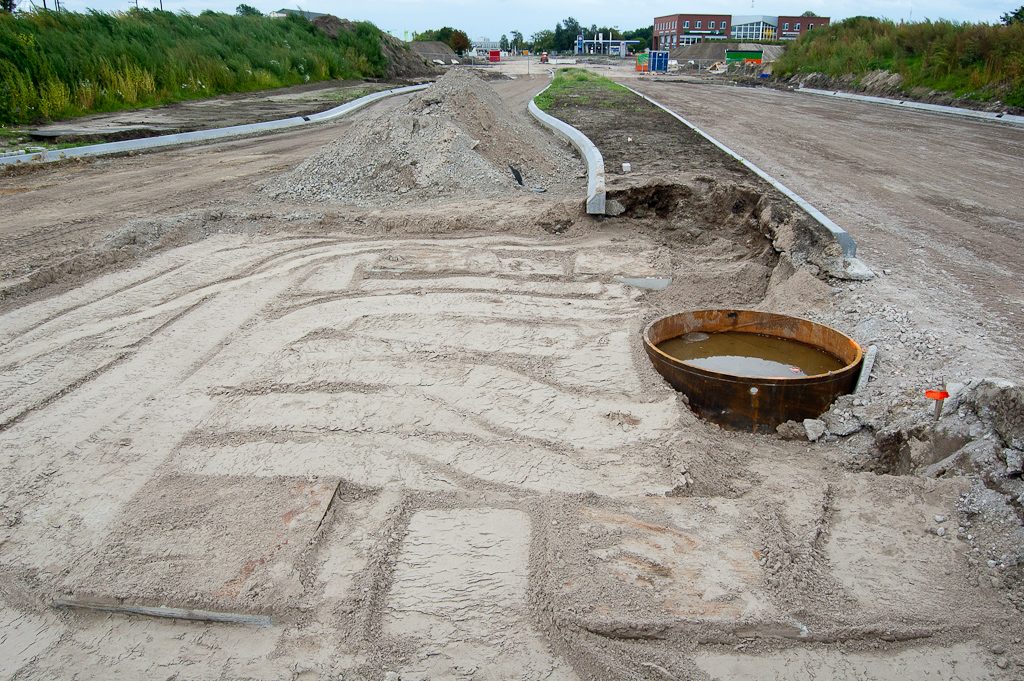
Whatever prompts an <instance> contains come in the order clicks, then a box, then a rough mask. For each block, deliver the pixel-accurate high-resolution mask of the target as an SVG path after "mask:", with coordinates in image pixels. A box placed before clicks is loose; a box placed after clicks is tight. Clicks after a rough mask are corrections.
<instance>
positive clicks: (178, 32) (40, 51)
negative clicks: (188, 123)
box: [0, 9, 386, 124]
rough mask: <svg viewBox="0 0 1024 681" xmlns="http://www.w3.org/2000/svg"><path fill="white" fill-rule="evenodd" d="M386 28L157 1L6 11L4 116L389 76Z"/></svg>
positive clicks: (1, 84) (34, 116) (0, 114)
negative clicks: (176, 9)
mask: <svg viewBox="0 0 1024 681" xmlns="http://www.w3.org/2000/svg"><path fill="white" fill-rule="evenodd" d="M380 35H381V32H380V30H379V29H377V27H375V26H374V25H373V24H370V23H366V22H360V23H357V24H356V29H355V31H354V32H353V31H345V30H341V31H339V34H338V38H337V40H332V39H330V38H329V37H328V36H327V34H326V33H324V32H323V31H321V30H320V29H318V28H317V27H316V26H314V25H313V24H311V23H309V22H308V21H306V20H305V19H303V18H302V17H299V16H295V15H289V16H288V17H286V18H283V19H271V18H267V17H252V16H246V17H241V16H234V15H229V14H219V13H215V12H209V11H207V12H203V13H202V14H200V15H199V16H192V15H190V14H186V13H182V14H173V13H171V12H161V11H159V10H154V11H150V10H135V9H132V10H129V11H128V12H116V13H111V14H107V13H102V12H97V11H90V12H88V13H86V14H78V13H74V12H53V11H47V10H41V9H36V10H34V11H32V12H27V13H18V14H16V15H11V14H7V13H4V12H0V124H5V123H6V124H10V123H24V122H29V121H34V120H38V119H47V118H57V117H66V116H75V115H80V114H84V113H90V112H95V111H116V110H121V109H128V108H133V107H139V106H153V105H158V104H163V103H167V102H173V101H180V100H183V99H196V98H202V97H209V96H213V95H217V94H223V93H228V92H243V91H248V90H260V89H264V88H272V87H281V86H285V85H294V84H296V83H303V82H310V81H317V80H329V79H333V78H366V77H380V76H383V75H384V68H385V66H386V59H385V57H384V55H383V53H382V52H381V47H380Z"/></svg>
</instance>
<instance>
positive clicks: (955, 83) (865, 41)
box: [774, 17, 1024, 106]
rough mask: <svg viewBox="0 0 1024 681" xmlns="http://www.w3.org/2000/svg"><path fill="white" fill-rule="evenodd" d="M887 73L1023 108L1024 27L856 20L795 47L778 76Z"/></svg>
mask: <svg viewBox="0 0 1024 681" xmlns="http://www.w3.org/2000/svg"><path fill="white" fill-rule="evenodd" d="M876 69H885V70H888V71H891V72H893V73H898V74H900V76H901V77H902V81H903V86H904V87H907V88H910V87H916V86H923V87H928V88H931V89H935V90H946V91H951V92H954V93H956V94H958V95H961V96H969V97H974V98H978V99H993V98H995V99H1000V100H1002V101H1004V102H1006V103H1007V104H1012V105H1015V106H1024V24H1020V23H1016V24H1013V25H1010V26H1002V25H990V24H967V23H963V24H961V23H957V22H955V21H943V20H940V21H934V22H933V21H922V22H918V23H903V22H900V23H898V24H897V23H894V22H892V21H888V20H879V19H874V18H871V17H853V18H851V19H846V20H845V21H842V22H839V23H836V24H832V25H831V26H828V27H824V28H819V29H815V30H814V31H810V32H809V33H807V34H805V35H804V36H803V37H801V38H800V39H799V40H796V41H794V42H793V43H791V44H789V45H788V46H787V48H786V51H785V52H784V53H783V54H782V56H781V57H780V58H779V59H778V60H777V61H776V62H775V66H774V73H775V75H776V76H781V77H789V76H792V75H794V74H797V73H811V72H815V71H819V72H822V73H827V74H829V75H831V76H834V77H837V78H838V77H840V76H844V75H847V74H854V75H862V74H864V73H867V72H868V71H873V70H876Z"/></svg>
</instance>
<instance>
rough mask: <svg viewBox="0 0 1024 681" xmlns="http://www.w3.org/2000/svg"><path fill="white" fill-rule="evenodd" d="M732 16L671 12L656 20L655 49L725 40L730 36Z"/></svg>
mask: <svg viewBox="0 0 1024 681" xmlns="http://www.w3.org/2000/svg"><path fill="white" fill-rule="evenodd" d="M731 23H732V17H730V16H729V15H728V14H671V15H668V16H664V17H657V18H655V20H654V44H653V45H652V48H653V49H655V50H671V49H672V48H673V47H679V46H680V45H692V44H694V43H699V42H701V41H702V40H725V39H726V38H728V37H729V26H730V24H731Z"/></svg>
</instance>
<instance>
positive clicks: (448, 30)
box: [412, 26, 455, 43]
mask: <svg viewBox="0 0 1024 681" xmlns="http://www.w3.org/2000/svg"><path fill="white" fill-rule="evenodd" d="M454 32H455V29H454V28H452V27H451V26H442V27H441V28H439V29H437V30H436V31H423V32H422V33H413V34H412V39H413V40H417V41H420V42H434V41H437V42H441V43H447V42H449V41H450V40H451V38H452V33H454Z"/></svg>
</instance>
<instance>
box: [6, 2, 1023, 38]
mask: <svg viewBox="0 0 1024 681" xmlns="http://www.w3.org/2000/svg"><path fill="white" fill-rule="evenodd" d="M42 1H43V0H21V3H20V6H21V7H23V8H27V7H28V6H30V5H31V4H33V3H34V4H37V5H40V6H41V5H42ZM242 1H243V0H164V9H166V10H171V11H174V12H177V11H180V10H186V11H188V12H191V13H193V14H198V13H199V12H201V11H203V10H204V9H212V10H214V11H217V12H234V11H235V7H237V6H238V4H239V3H240V2H242ZM244 1H245V2H246V4H249V5H252V6H253V7H256V8H257V9H259V10H260V11H262V12H264V13H267V12H271V11H274V10H278V9H282V8H285V7H287V8H289V9H291V8H296V7H300V8H301V9H304V10H309V11H313V12H323V13H326V14H334V15H335V16H339V17H341V18H343V19H351V20H353V21H370V22H373V23H374V24H375V25H376V26H378V27H379V28H381V29H383V30H385V31H389V32H390V33H391V34H392V35H395V36H398V37H399V38H401V37H403V36H404V33H405V32H406V31H408V32H409V37H411V34H412V32H413V31H423V30H427V29H433V28H440V27H442V26H452V27H454V28H458V29H461V30H463V31H466V33H468V34H469V37H470V38H479V37H488V38H490V39H492V40H497V39H498V38H500V37H501V35H502V34H503V33H504V34H509V33H510V32H511V31H514V30H515V31H519V32H521V33H522V34H523V35H524V36H526V37H527V38H529V37H530V35H532V34H533V33H536V32H537V31H540V30H542V29H554V27H555V23H556V22H559V21H561V20H563V19H565V18H566V17H573V18H574V19H576V20H577V21H579V22H580V23H581V24H583V25H584V26H591V25H593V24H597V25H598V26H618V28H619V30H623V31H625V30H630V29H634V28H640V27H643V26H650V25H651V23H652V22H653V20H654V17H655V16H661V15H666V14H684V13H688V12H701V13H707V14H727V15H746V14H767V15H775V16H777V15H780V14H801V13H803V12H805V11H807V10H810V11H812V12H814V13H815V14H818V15H820V16H828V17H832V20H833V21H837V20H839V19H844V18H846V17H852V16H857V15H867V16H875V17H882V18H888V19H892V20H894V21H900V20H904V21H907V20H913V21H922V20H924V19H933V20H935V19H950V20H954V21H969V22H988V23H996V22H998V21H999V17H1000V15H1002V14H1003V13H1004V12H1007V11H1011V10H1013V9H1016V8H1017V7H1019V6H1020V4H1021V3H1022V2H1024V0H1012V1H1011V0H929V1H928V2H921V1H918V2H914V1H913V0H834V1H832V2H826V1H825V0H753V6H751V3H750V1H749V0H748V1H747V2H743V0H735V1H727V0H710V1H705V2H692V1H691V2H681V1H677V0H638V1H633V2H622V0H561V1H560V2H551V1H550V0H483V2H481V1H480V0H383V1H378V2H366V1H365V0H364V1H361V2H337V1H334V0H244ZM52 2H53V0H47V3H48V5H49V6H50V7H52ZM271 2H273V3H275V4H269V3H271ZM138 3H139V6H140V7H149V8H159V6H160V2H159V0H138ZM281 3H291V4H281ZM296 3H297V4H296ZM61 4H62V5H64V6H66V7H67V9H69V10H71V11H79V12H80V11H84V10H86V9H90V8H91V9H97V10H103V11H110V10H124V9H127V8H129V7H132V6H134V4H135V2H134V0H132V2H128V1H126V0H61ZM1011 5H1012V6H1011Z"/></svg>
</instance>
